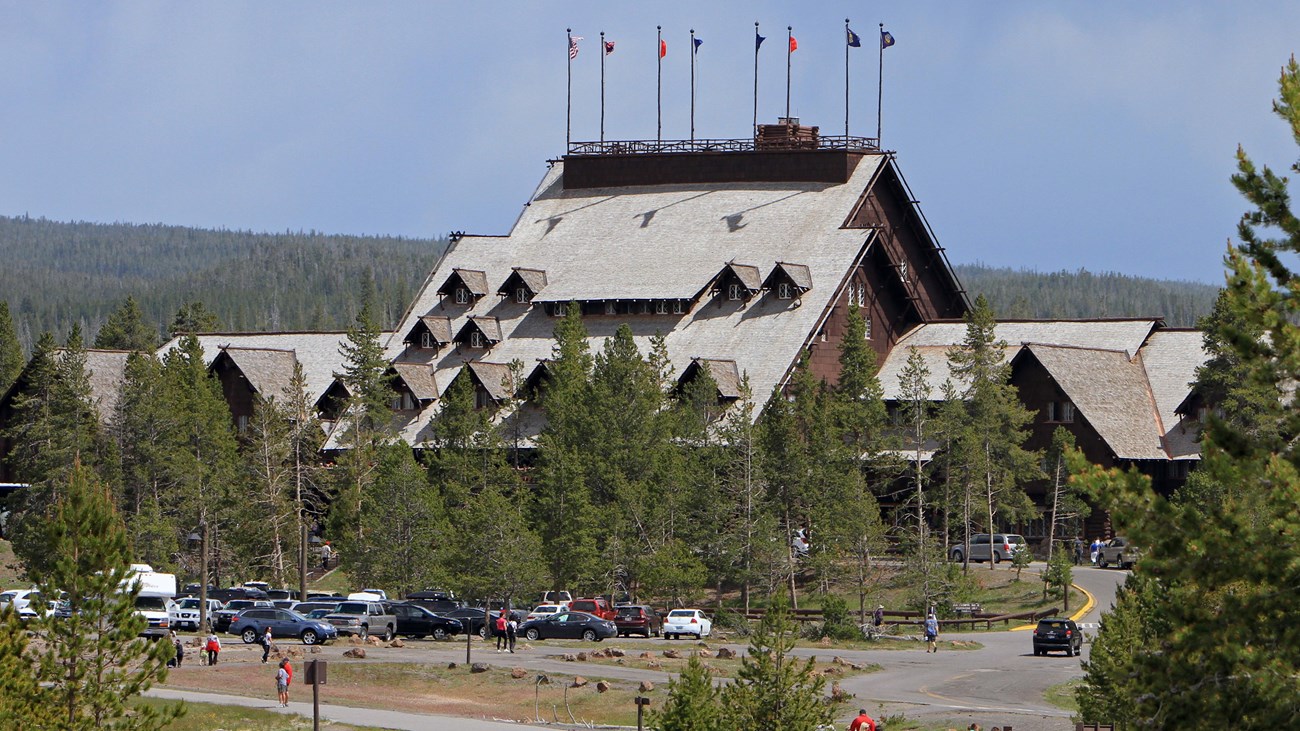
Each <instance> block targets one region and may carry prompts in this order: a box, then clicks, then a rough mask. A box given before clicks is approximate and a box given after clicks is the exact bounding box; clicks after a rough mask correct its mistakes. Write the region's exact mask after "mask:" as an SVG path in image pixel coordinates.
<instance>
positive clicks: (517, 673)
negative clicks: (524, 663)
mask: <svg viewBox="0 0 1300 731" xmlns="http://www.w3.org/2000/svg"><path fill="white" fill-rule="evenodd" d="M510 677H512V678H514V679H515V680H523V679H524V678H526V677H528V671H527V670H524V669H523V668H520V667H514V668H510Z"/></svg>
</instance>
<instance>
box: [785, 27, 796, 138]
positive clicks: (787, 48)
mask: <svg viewBox="0 0 1300 731" xmlns="http://www.w3.org/2000/svg"><path fill="white" fill-rule="evenodd" d="M785 35H786V38H785V123H786V125H787V126H789V124H790V39H791V38H794V26H792V25H787V26H786V27H785Z"/></svg>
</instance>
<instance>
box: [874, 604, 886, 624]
mask: <svg viewBox="0 0 1300 731" xmlns="http://www.w3.org/2000/svg"><path fill="white" fill-rule="evenodd" d="M871 623H872V624H874V625H875V626H877V627H879V626H880V625H882V624H884V623H885V605H884V604H877V605H876V611H874V612H872V613H871Z"/></svg>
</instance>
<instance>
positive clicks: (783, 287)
mask: <svg viewBox="0 0 1300 731" xmlns="http://www.w3.org/2000/svg"><path fill="white" fill-rule="evenodd" d="M776 296H777V297H778V298H780V299H783V300H788V299H790V298H791V297H792V296H793V293H792V292H791V291H790V283H789V282H781V283H780V284H778V285H776Z"/></svg>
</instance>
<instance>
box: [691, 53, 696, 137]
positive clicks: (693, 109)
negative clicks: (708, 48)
mask: <svg viewBox="0 0 1300 731" xmlns="http://www.w3.org/2000/svg"><path fill="white" fill-rule="evenodd" d="M694 141H695V29H694V28H691V142H694Z"/></svg>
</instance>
